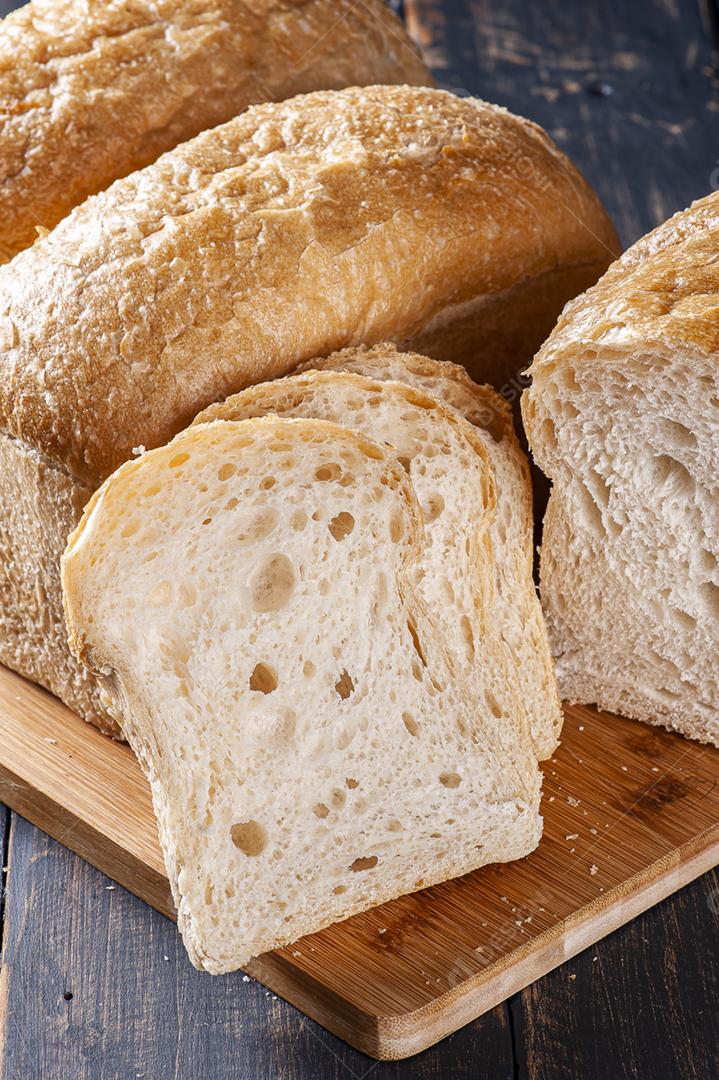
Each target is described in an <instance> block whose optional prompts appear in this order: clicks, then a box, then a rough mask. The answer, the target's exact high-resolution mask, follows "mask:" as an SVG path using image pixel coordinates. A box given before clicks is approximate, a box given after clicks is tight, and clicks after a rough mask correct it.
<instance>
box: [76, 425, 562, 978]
mask: <svg viewBox="0 0 719 1080" xmlns="http://www.w3.org/2000/svg"><path fill="white" fill-rule="evenodd" d="M484 469H485V482H484V483H483V485H482V491H483V493H484V498H485V507H484V512H483V514H481V515H480V518H479V520H478V532H479V533H480V534H481V532H482V522H485V530H486V527H487V526H488V524H489V521H490V520H491V515H492V499H493V492H492V482H491V468H490V466H489V465H488V464H485V466H484ZM425 543H426V540H425V536H424V532H423V525H422V512H421V510H420V507H419V504H418V503H417V499H416V496H415V494H414V491H413V489H412V485H411V483H410V480H409V478H408V476H407V475H406V473H405V471H404V469H403V468H402V466H401V465H400V464H399V463H398V462H397V460H396V458H395V456H394V455H393V454H392V453H391V452H390V451H388V450H386V449H384V448H382V447H381V446H380V445H378V444H377V443H375V442H372V441H370V440H368V439H366V438H365V437H364V436H361V435H360V434H358V433H355V432H350V431H348V430H346V429H344V428H340V427H337V426H336V425H334V424H329V423H326V422H322V421H316V420H293V419H278V418H275V417H268V418H264V419H258V420H247V421H242V422H215V423H208V424H201V425H197V426H195V427H192V428H190V429H189V430H187V431H186V432H184V433H182V434H181V435H179V436H178V437H177V438H176V439H175V440H174V441H173V442H172V443H171V444H170V445H169V446H167V447H163V448H160V449H158V450H154V451H152V452H150V453H148V454H146V455H144V456H143V457H142V458H140V459H139V460H138V461H136V462H132V463H128V464H126V465H124V466H123V467H122V468H121V469H119V470H118V471H117V472H116V473H115V474H114V475H113V476H111V477H110V479H109V480H108V481H107V482H106V483H105V484H104V485H103V487H102V488H101V489H100V491H99V492H98V493H97V494H96V495H95V496H94V497H93V499H92V500H91V502H90V504H89V506H88V507H87V509H86V511H85V514H84V517H83V520H82V522H81V524H80V526H79V527H78V529H77V530H76V532H75V533H74V534H73V536H72V537H71V539H70V541H69V544H68V548H67V552H66V554H65V557H64V559H63V586H64V595H65V604H66V615H67V620H68V626H69V631H70V637H71V642H72V646H73V649H74V650H75V652H76V653H77V655H78V656H79V657H81V658H82V659H83V660H84V661H85V662H86V663H88V664H90V665H92V667H93V669H94V670H96V671H98V672H100V678H101V680H102V682H103V684H104V685H105V687H106V689H107V692H108V694H109V696H110V698H111V699H112V709H113V711H114V712H115V714H116V716H117V717H118V718H119V719H120V720H121V722H122V725H123V729H124V732H125V734H126V736H127V738H128V739H129V741H130V743H131V745H132V747H133V748H134V750H135V752H136V753H137V755H138V758H139V760H140V761H141V763H142V764H143V767H144V769H145V771H146V773H147V775H148V778H149V780H150V783H151V786H152V792H153V799H154V805H155V810H156V813H157V817H158V822H159V831H160V839H161V843H162V847H163V851H164V854H165V859H166V864H167V869H168V874H169V876H170V881H171V884H172V888H173V893H174V897H175V901H176V904H177V908H178V923H179V926H180V929H181V931H182V934H183V938H184V941H185V944H186V946H187V948H188V951H189V954H190V957H191V959H192V960H193V962H194V963H195V964H197V965H198V966H201V967H203V968H205V969H206V970H208V971H211V972H215V973H219V972H224V971H229V970H232V969H234V968H237V967H239V966H241V965H242V964H244V963H246V962H247V960H248V959H249V958H250V957H251V956H254V955H256V954H258V953H261V952H263V951H265V950H267V949H270V948H273V947H275V946H280V945H283V944H286V943H288V942H289V941H292V940H294V939H296V938H298V937H300V936H301V935H303V934H306V933H310V932H312V931H315V930H318V929H320V928H321V927H322V926H325V925H327V924H328V923H330V922H333V921H336V920H339V919H343V918H345V917H346V916H348V915H350V914H352V913H353V912H357V911H361V910H363V909H364V908H367V907H369V906H371V905H373V904H378V903H381V902H383V901H386V900H388V899H390V898H392V897H394V896H397V895H399V894H401V893H405V892H408V891H412V890H414V889H418V888H421V887H423V886H425V885H429V884H432V883H434V882H437V881H441V880H443V879H445V878H447V877H451V876H455V875H459V874H463V873H465V872H467V871H469V870H472V869H474V868H475V867H477V866H480V865H483V864H484V863H487V862H495V861H506V860H509V859H514V858H518V857H521V856H523V855H525V854H526V853H527V852H529V851H530V850H532V848H533V847H534V846H535V845H536V843H537V841H538V838H539V834H540V829H541V819H540V817H539V814H538V799H539V784H540V779H539V770H538V768H537V764H536V758H535V755H534V751H533V747H532V744H531V740H530V739H529V737H528V735H527V733H526V727H525V725H524V724H523V722H522V718H521V717H518V716H517V715H506V714H502V713H501V712H498V709H497V703H496V701H493V700H492V699H491V698H488V699H487V700H482V699H477V697H476V695H475V694H474V693H470V692H469V690H468V688H467V686H466V685H465V683H464V682H463V680H462V679H461V678H458V677H457V672H456V671H455V668H454V662H453V657H452V656H451V655H450V653H448V652H447V651H446V649H445V647H444V644H443V640H442V632H441V628H440V626H439V625H438V623H437V622H436V621H435V619H434V618H433V616H432V614H431V613H430V612H429V611H428V610H427V608H426V606H425V604H424V603H423V601H422V599H421V597H420V596H419V595H418V593H417V591H416V588H415V582H416V578H417V570H418V565H419V563H420V562H421V560H422V558H423V552H424V546H425ZM487 572H488V575H490V577H491V574H492V572H493V568H492V567H491V566H488V568H487ZM488 662H489V663H490V664H491V662H492V661H491V658H488Z"/></svg>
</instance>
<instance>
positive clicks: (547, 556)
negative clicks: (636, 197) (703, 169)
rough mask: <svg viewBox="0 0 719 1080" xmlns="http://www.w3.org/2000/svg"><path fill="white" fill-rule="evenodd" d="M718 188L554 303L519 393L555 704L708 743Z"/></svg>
mask: <svg viewBox="0 0 719 1080" xmlns="http://www.w3.org/2000/svg"><path fill="white" fill-rule="evenodd" d="M717 250H719V195H717V194H714V195H711V196H709V197H708V198H706V199H703V200H701V201H700V202H699V203H697V204H695V205H694V206H693V207H692V208H691V209H689V210H687V211H685V212H683V213H681V214H678V215H676V216H675V217H674V218H672V219H671V220H670V221H668V222H666V223H665V224H664V225H662V226H660V228H658V229H657V230H655V231H654V232H653V233H651V234H650V235H649V236H647V237H645V238H644V239H643V240H640V241H639V243H638V244H636V245H635V246H634V247H633V248H631V249H630V250H629V251H627V253H626V255H624V256H623V258H622V259H620V260H619V261H618V262H617V263H616V264H615V265H614V266H613V267H612V268H611V270H610V271H609V272H608V273H607V274H606V275H605V277H604V278H603V279H602V280H601V281H600V282H599V283H598V284H597V285H596V287H595V288H594V289H591V290H590V291H589V292H588V293H586V294H585V295H584V296H582V297H580V298H579V299H578V300H577V301H576V302H575V303H574V304H572V305H570V306H569V307H568V308H567V310H566V311H565V313H564V315H563V316H562V318H561V320H560V322H559V323H558V325H557V329H556V330H555V332H554V333H553V334H552V336H551V337H550V338H549V340H548V342H547V343H546V345H545V346H544V347H543V348H542V350H541V351H540V353H539V354H538V356H537V359H536V360H535V363H534V365H533V367H532V369H531V374H532V377H533V379H532V386H531V389H530V391H528V393H527V394H526V397H525V401H524V403H523V409H524V416H525V422H526V426H527V433H528V436H529V440H530V443H531V446H532V450H533V452H534V454H535V456H536V459H537V462H538V463H539V465H540V466H541V467H542V469H544V471H545V472H546V473H547V474H548V475H549V476H550V477H551V479H552V481H553V489H552V497H551V500H550V504H549V508H548V511H547V516H546V519H545V526H544V538H543V542H542V558H541V590H542V599H543V602H544V606H545V611H546V614H547V618H548V622H549V628H550V634H551V641H552V647H553V650H554V653H555V656H556V658H557V674H558V677H559V682H560V689H561V691H562V694H563V696H564V697H566V698H568V699H569V700H571V701H580V702H587V703H597V704H598V705H599V706H600V707H601V708H603V709H608V710H611V711H614V712H620V713H624V714H625V715H627V716H632V717H636V718H637V719H640V720H644V721H648V722H649V723H656V724H663V725H665V726H667V727H670V728H674V729H676V730H677V731H680V732H682V733H683V734H684V735H688V736H690V737H691V738H695V739H699V740H702V741H706V742H712V743H715V744H719V677H718V675H717V663H716V656H717V651H719V500H718V499H717V476H718V475H719V438H717V409H718V407H719V364H718V363H717V360H718V358H719V330H718V328H719V320H718V319H717V295H718V294H719V263H718V262H717Z"/></svg>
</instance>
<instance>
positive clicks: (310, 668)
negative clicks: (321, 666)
mask: <svg viewBox="0 0 719 1080" xmlns="http://www.w3.org/2000/svg"><path fill="white" fill-rule="evenodd" d="M316 670H317V669H316V668H315V665H314V664H313V663H312V661H311V660H305V662H304V664H303V665H302V674H303V675H304V676H305V678H307V679H311V678H312V676H313V675H314V673H315V671H316Z"/></svg>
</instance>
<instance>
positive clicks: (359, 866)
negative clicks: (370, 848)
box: [350, 855, 378, 874]
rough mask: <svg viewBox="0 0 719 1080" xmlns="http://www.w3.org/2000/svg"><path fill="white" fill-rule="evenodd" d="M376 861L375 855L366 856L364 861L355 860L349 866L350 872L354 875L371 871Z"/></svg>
mask: <svg viewBox="0 0 719 1080" xmlns="http://www.w3.org/2000/svg"><path fill="white" fill-rule="evenodd" d="M377 862H378V859H377V856H376V855H368V856H367V857H366V858H364V859H355V861H354V862H353V863H352V865H351V866H350V870H352V871H354V873H355V874H356V873H357V872H358V871H360V870H372V869H373V868H374V867H375V866H376V865H377Z"/></svg>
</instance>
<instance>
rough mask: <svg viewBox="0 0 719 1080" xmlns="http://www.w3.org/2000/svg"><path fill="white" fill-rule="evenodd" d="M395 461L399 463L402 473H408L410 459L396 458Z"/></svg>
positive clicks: (410, 464) (410, 465) (410, 463)
mask: <svg viewBox="0 0 719 1080" xmlns="http://www.w3.org/2000/svg"><path fill="white" fill-rule="evenodd" d="M397 460H398V461H399V463H400V465H401V466H402V468H403V469H404V471H405V472H409V470H410V468H411V467H412V459H411V458H408V457H398V458H397Z"/></svg>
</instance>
